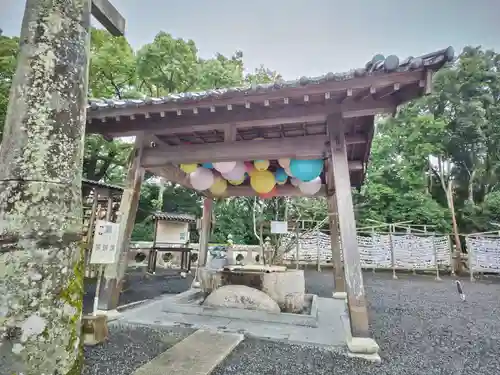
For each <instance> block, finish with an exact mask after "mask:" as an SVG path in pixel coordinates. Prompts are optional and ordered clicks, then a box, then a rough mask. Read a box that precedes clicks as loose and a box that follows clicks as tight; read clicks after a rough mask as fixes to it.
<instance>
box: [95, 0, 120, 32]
mask: <svg viewBox="0 0 500 375" xmlns="http://www.w3.org/2000/svg"><path fill="white" fill-rule="evenodd" d="M92 15H93V16H94V17H95V19H96V20H97V21H99V23H100V24H101V25H103V26H104V27H105V28H106V30H108V31H109V32H110V34H111V35H114V36H123V35H125V18H123V16H122V15H121V14H120V13H119V12H118V11H117V10H116V8H115V7H114V6H113V4H111V3H110V2H109V0H92Z"/></svg>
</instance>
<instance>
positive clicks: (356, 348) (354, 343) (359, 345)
mask: <svg viewBox="0 0 500 375" xmlns="http://www.w3.org/2000/svg"><path fill="white" fill-rule="evenodd" d="M347 348H348V349H349V353H348V355H349V357H356V358H363V359H366V360H368V361H371V362H376V363H380V362H381V361H382V360H381V358H380V355H379V354H378V351H379V349H380V348H379V346H378V344H377V343H376V342H375V340H373V339H371V338H369V337H351V338H350V339H348V340H347Z"/></svg>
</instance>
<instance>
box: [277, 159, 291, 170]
mask: <svg viewBox="0 0 500 375" xmlns="http://www.w3.org/2000/svg"><path fill="white" fill-rule="evenodd" d="M278 164H279V165H280V166H281V168H284V169H286V168H290V159H278Z"/></svg>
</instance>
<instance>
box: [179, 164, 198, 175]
mask: <svg viewBox="0 0 500 375" xmlns="http://www.w3.org/2000/svg"><path fill="white" fill-rule="evenodd" d="M180 167H181V169H182V170H183V171H184V172H186V173H192V172H194V171H195V170H197V169H198V164H181V166H180Z"/></svg>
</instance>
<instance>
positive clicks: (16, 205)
mask: <svg viewBox="0 0 500 375" xmlns="http://www.w3.org/2000/svg"><path fill="white" fill-rule="evenodd" d="M90 6H91V2H90V0H74V1H42V0H27V2H26V9H25V13H24V19H23V24H22V29H21V38H20V40H21V45H20V53H19V57H18V66H17V71H16V74H15V76H14V79H13V82H12V88H11V93H10V100H9V107H8V110H7V118H6V122H5V132H4V137H3V143H2V147H1V149H0V358H2V366H1V371H0V372H1V373H3V374H62V375H66V374H79V373H80V366H81V360H82V352H81V345H80V322H81V314H82V297H83V247H82V246H81V244H80V242H81V231H82V196H81V194H82V192H81V182H82V176H81V173H82V172H81V171H82V161H83V146H84V134H85V121H86V116H85V113H86V100H87V78H88V58H89V42H90V38H89V27H90Z"/></svg>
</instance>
